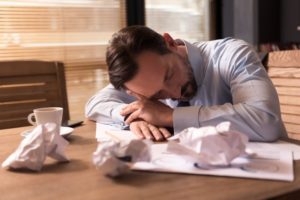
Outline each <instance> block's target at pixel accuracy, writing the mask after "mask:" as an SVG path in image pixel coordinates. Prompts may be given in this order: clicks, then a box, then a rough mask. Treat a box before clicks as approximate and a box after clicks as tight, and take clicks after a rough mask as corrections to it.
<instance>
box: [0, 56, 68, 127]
mask: <svg viewBox="0 0 300 200" xmlns="http://www.w3.org/2000/svg"><path fill="white" fill-rule="evenodd" d="M0 69H1V73H0V110H1V113H0V128H2V129H3V128H12V127H19V126H25V125H29V123H28V121H27V116H28V114H30V113H32V112H33V109H35V108H38V107H52V106H55V107H63V108H64V114H63V121H67V120H68V119H69V118H70V117H69V108H68V98H67V92H66V81H65V74H64V65H63V63H60V62H45V61H28V60H26V61H25V60H23V61H3V62H0Z"/></svg>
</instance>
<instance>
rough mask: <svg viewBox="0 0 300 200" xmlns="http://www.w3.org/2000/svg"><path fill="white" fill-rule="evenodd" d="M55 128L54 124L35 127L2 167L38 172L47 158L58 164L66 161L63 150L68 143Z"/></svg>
mask: <svg viewBox="0 0 300 200" xmlns="http://www.w3.org/2000/svg"><path fill="white" fill-rule="evenodd" d="M55 128H56V124H54V123H46V124H43V125H38V126H37V127H35V128H34V129H33V130H32V131H31V133H30V134H28V135H27V136H26V137H25V138H24V139H23V140H22V141H21V143H20V145H19V146H18V148H17V149H16V150H15V151H14V152H13V153H12V154H11V155H10V156H9V157H8V158H7V159H6V160H5V161H4V162H3V163H2V167H3V168H11V169H26V168H27V169H30V170H33V171H40V170H41V169H42V167H43V164H44V161H45V160H46V157H47V156H49V157H51V158H53V159H55V160H57V161H60V162H66V161H68V160H69V159H68V158H67V157H66V155H65V153H64V149H65V147H66V146H67V145H68V144H69V142H68V141H67V140H65V139H64V138H63V137H62V136H61V135H60V134H59V133H58V132H56V129H55Z"/></svg>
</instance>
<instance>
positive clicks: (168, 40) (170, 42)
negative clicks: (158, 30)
mask: <svg viewBox="0 0 300 200" xmlns="http://www.w3.org/2000/svg"><path fill="white" fill-rule="evenodd" d="M163 38H164V40H165V42H166V44H167V46H168V48H169V49H171V50H175V51H176V50H177V43H176V42H175V40H174V39H173V38H172V37H171V35H170V34H169V33H164V34H163Z"/></svg>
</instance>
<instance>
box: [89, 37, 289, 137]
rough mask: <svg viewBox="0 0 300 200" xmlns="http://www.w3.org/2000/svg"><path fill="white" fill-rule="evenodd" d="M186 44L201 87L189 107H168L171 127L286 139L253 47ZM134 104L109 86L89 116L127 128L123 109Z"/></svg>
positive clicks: (271, 90)
mask: <svg viewBox="0 0 300 200" xmlns="http://www.w3.org/2000/svg"><path fill="white" fill-rule="evenodd" d="M181 42H183V43H184V45H185V46H186V49H187V53H188V59H189V61H190V63H191V66H192V68H193V73H194V76H195V79H196V82H197V85H198V90H197V94H196V95H195V96H194V97H193V98H192V99H191V100H190V101H189V103H190V105H191V106H189V107H177V104H178V102H177V101H173V100H171V99H167V100H165V101H164V102H165V103H166V104H167V105H169V106H170V107H172V108H174V112H173V127H174V132H175V133H178V132H180V131H181V130H183V129H185V128H188V127H202V126H216V125H217V124H219V123H220V122H223V121H230V122H231V129H234V130H237V131H240V132H242V133H244V134H246V135H247V136H248V137H249V139H250V140H252V141H268V142H270V141H274V140H276V139H278V138H279V137H286V135H287V134H286V130H285V127H284V125H283V122H282V119H281V115H280V107H279V100H278V96H277V93H276V90H275V88H274V86H273V84H272V82H271V80H270V79H269V77H268V74H267V72H266V71H265V69H264V67H263V66H262V64H261V62H260V60H259V57H258V56H257V54H256V53H255V51H254V50H253V48H252V47H251V46H250V45H249V44H248V43H246V42H244V41H242V40H238V39H232V38H225V39H220V40H213V41H207V42H197V43H194V44H190V43H189V42H186V41H181ZM134 100H135V98H134V97H132V96H129V95H128V94H127V93H126V92H125V91H122V90H116V89H114V87H113V86H112V85H111V84H110V85H108V86H107V87H105V88H104V89H102V90H101V91H99V92H98V93H97V94H96V95H95V96H93V97H92V98H91V99H90V100H89V101H88V102H87V104H86V116H87V117H88V118H89V119H92V120H95V121H98V122H101V123H115V124H123V123H124V117H122V116H121V115H120V111H121V109H122V108H123V107H124V106H126V105H127V104H128V103H131V102H133V101H134Z"/></svg>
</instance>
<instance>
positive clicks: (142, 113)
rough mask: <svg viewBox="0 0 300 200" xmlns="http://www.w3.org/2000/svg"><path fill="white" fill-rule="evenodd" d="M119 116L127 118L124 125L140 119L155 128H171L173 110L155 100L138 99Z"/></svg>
mask: <svg viewBox="0 0 300 200" xmlns="http://www.w3.org/2000/svg"><path fill="white" fill-rule="evenodd" d="M121 115H123V116H128V117H127V119H126V120H125V123H126V124H130V123H131V122H133V121H135V120H137V119H141V120H144V121H146V122H148V123H150V124H153V125H156V126H162V127H172V126H173V109H172V108H170V107H169V106H167V105H165V104H163V103H161V102H160V101H157V100H149V99H146V98H140V99H139V100H138V101H135V102H133V103H131V104H129V105H128V106H126V107H125V108H124V109H123V110H122V111H121Z"/></svg>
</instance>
